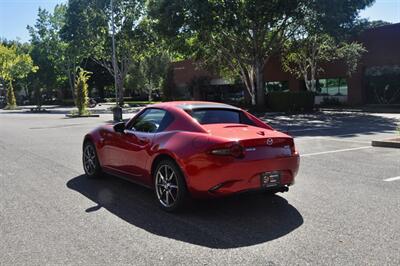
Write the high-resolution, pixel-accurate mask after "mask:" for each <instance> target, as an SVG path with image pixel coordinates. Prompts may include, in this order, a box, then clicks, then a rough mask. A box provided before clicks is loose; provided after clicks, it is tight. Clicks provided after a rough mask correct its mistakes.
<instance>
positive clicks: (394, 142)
mask: <svg viewBox="0 0 400 266" xmlns="http://www.w3.org/2000/svg"><path fill="white" fill-rule="evenodd" d="M371 144H372V146H373V147H385V148H398V149H400V137H399V138H394V139H385V140H373V141H372V143H371Z"/></svg>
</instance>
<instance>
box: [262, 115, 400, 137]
mask: <svg viewBox="0 0 400 266" xmlns="http://www.w3.org/2000/svg"><path fill="white" fill-rule="evenodd" d="M258 117H259V118H261V120H263V121H264V122H266V123H268V124H270V125H271V126H272V127H274V128H276V129H278V130H281V131H285V132H288V133H289V134H291V135H294V136H298V137H299V136H338V135H340V136H341V137H354V136H355V135H357V134H366V135H373V134H378V133H389V132H393V131H394V130H396V127H397V126H398V124H399V123H400V121H399V120H398V119H395V118H390V117H387V116H386V117H385V116H383V115H374V114H368V113H361V112H342V113H340V112H315V113H308V114H307V113H306V114H292V115H269V114H268V113H266V114H265V115H261V116H260V115H259V116H258Z"/></svg>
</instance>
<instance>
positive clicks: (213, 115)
mask: <svg viewBox="0 0 400 266" xmlns="http://www.w3.org/2000/svg"><path fill="white" fill-rule="evenodd" d="M188 113H189V114H190V115H191V116H192V117H193V118H194V119H196V120H197V121H198V122H199V123H200V124H202V125H206V124H247V125H253V123H252V121H251V120H250V119H249V118H248V117H247V116H246V115H244V114H243V112H241V111H237V110H228V109H193V110H190V111H188Z"/></svg>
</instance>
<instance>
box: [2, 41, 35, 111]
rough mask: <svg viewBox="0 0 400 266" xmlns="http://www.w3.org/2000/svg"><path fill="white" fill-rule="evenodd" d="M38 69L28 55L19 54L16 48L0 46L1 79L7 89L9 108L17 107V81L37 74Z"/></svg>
mask: <svg viewBox="0 0 400 266" xmlns="http://www.w3.org/2000/svg"><path fill="white" fill-rule="evenodd" d="M36 70H37V67H36V66H34V65H33V61H32V58H31V57H30V56H29V55H28V54H24V53H18V51H17V48H16V46H14V45H13V46H11V47H6V46H4V45H3V44H0V78H1V79H3V80H4V81H5V82H6V83H7V85H8V87H7V106H6V108H8V109H14V108H15V107H16V105H17V103H16V99H15V95H14V88H13V82H14V81H15V80H16V79H23V78H26V76H27V75H28V74H29V73H30V72H35V71H36Z"/></svg>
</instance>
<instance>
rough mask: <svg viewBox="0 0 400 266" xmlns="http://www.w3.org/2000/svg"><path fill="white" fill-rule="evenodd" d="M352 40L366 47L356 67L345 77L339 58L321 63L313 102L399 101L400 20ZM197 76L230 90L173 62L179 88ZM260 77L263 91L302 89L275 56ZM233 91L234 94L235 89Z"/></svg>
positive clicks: (216, 79)
mask: <svg viewBox="0 0 400 266" xmlns="http://www.w3.org/2000/svg"><path fill="white" fill-rule="evenodd" d="M356 40H357V41H358V42H360V43H362V44H363V45H364V47H365V48H366V49H367V52H366V53H365V54H364V55H363V57H362V59H361V61H360V62H359V66H358V69H357V71H356V72H355V73H353V74H352V76H351V77H348V76H347V74H346V66H345V65H344V64H343V63H342V62H332V63H329V64H327V65H325V66H323V68H324V70H325V71H324V72H323V73H321V74H320V75H319V76H318V91H319V96H317V97H316V103H320V102H321V101H322V99H323V98H326V97H328V98H336V99H337V100H339V101H341V102H344V103H347V104H349V105H363V104H374V103H400V95H398V97H396V95H395V94H396V93H397V91H399V93H400V23H398V24H391V25H386V26H381V27H377V28H372V29H368V30H366V31H364V32H363V33H362V34H360V36H358V37H357V39H356ZM200 77H207V78H208V79H209V84H210V86H215V88H218V89H217V91H218V92H219V93H221V95H224V93H225V95H228V94H229V93H231V92H230V84H229V82H226V81H224V80H223V79H221V78H219V77H217V76H215V75H213V74H211V73H209V72H207V71H205V70H202V69H198V68H196V66H195V65H194V64H193V62H192V61H190V60H184V61H180V62H176V63H174V81H175V84H176V85H177V87H178V88H181V90H182V91H185V88H187V87H188V86H189V84H190V83H191V82H192V80H194V79H196V78H200ZM264 81H265V84H266V92H267V91H268V90H288V89H289V90H293V91H296V90H305V84H304V81H302V80H298V79H297V78H296V77H294V76H293V75H291V74H290V73H287V72H285V71H283V70H282V66H281V63H280V59H279V58H273V59H271V60H270V61H269V63H268V64H267V65H266V67H265V69H264ZM211 91H212V90H211ZM233 93H235V94H236V95H238V94H237V93H238V92H237V89H234V90H233ZM192 97H193V95H192ZM228 97H229V96H228ZM195 98H198V97H195ZM202 98H204V97H202ZM214 98H215V97H214ZM214 98H212V100H214ZM220 98H221V97H217V99H220ZM385 98H387V99H385Z"/></svg>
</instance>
